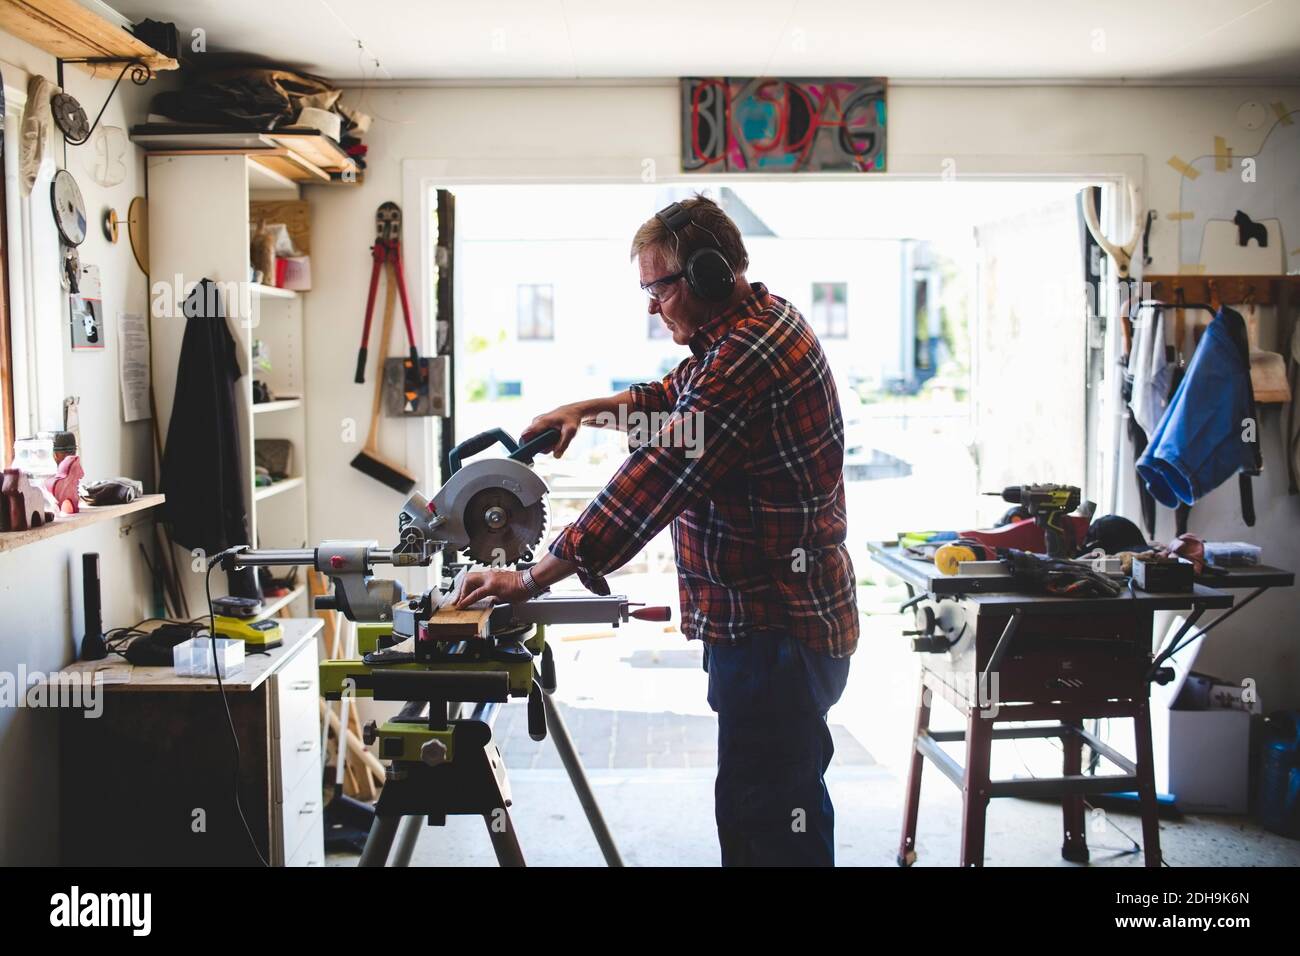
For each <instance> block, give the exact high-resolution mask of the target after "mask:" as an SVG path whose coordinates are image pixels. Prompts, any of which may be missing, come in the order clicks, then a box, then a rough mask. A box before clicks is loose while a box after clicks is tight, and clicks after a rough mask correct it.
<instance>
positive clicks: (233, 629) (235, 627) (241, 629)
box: [213, 614, 284, 651]
mask: <svg viewBox="0 0 1300 956" xmlns="http://www.w3.org/2000/svg"><path fill="white" fill-rule="evenodd" d="M213 623H214V624H215V626H216V629H217V636H218V637H229V638H233V639H234V640H239V641H243V642H244V643H245V644H248V645H249V646H250V647H254V648H257V649H258V650H263V651H269V650H270V649H271V648H273V647H279V646H280V644H281V643H282V642H283V635H284V632H283V630H282V629H281V627H280V624H279V622H277V621H272V620H269V619H268V620H265V621H249V620H246V619H244V618H239V617H226V616H225V615H224V614H218V615H216V616H215V617H214V619H213Z"/></svg>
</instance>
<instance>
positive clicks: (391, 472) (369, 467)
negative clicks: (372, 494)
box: [352, 263, 415, 494]
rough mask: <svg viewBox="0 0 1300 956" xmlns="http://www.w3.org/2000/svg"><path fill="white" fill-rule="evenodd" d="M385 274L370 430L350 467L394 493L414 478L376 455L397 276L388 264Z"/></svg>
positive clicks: (410, 484) (408, 487)
mask: <svg viewBox="0 0 1300 956" xmlns="http://www.w3.org/2000/svg"><path fill="white" fill-rule="evenodd" d="M385 271H386V272H387V273H388V287H387V289H385V290H384V321H383V324H382V325H381V326H380V329H379V374H377V375H376V376H375V403H374V406H373V407H372V408H371V410H370V431H369V433H368V434H367V435H366V443H365V444H364V445H362V446H361V451H359V452H358V453H357V457H355V458H353V459H352V467H353V468H355V469H356V470H357V471H359V472H361V473H362V474H363V475H369V476H370V477H371V478H373V479H375V481H379V482H383V483H384V484H385V485H387V486H388V487H389V488H392V489H393V490H394V491H400V492H401V493H402V494H406V493H408V492H409V491H410V490H411V489H412V488H414V487H415V475H413V474H411V472H409V471H407V470H406V469H405V468H403V467H402V466H401V465H399V464H397V463H396V462H392V461H389V460H388V459H387V458H385V457H384V456H383V455H381V454H380V453H379V412H380V410H381V408H382V407H383V396H384V375H383V371H384V357H385V356H387V355H388V339H389V337H390V336H391V335H392V331H393V308H394V305H395V304H396V300H395V299H394V297H393V292H394V286H396V284H397V281H396V279H397V277H396V276H395V275H394V269H393V265H392V263H389V264H388V267H387V269H386V270H385Z"/></svg>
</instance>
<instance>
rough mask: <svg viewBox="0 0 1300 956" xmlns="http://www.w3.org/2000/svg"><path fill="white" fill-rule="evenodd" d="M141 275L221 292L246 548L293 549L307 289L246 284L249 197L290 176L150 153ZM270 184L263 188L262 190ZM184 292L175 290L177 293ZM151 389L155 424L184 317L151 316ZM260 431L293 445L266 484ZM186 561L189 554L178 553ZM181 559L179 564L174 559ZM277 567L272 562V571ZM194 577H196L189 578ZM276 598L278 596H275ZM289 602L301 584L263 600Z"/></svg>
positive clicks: (300, 501) (165, 408) (302, 541)
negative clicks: (282, 471) (257, 399)
mask: <svg viewBox="0 0 1300 956" xmlns="http://www.w3.org/2000/svg"><path fill="white" fill-rule="evenodd" d="M146 164H147V170H148V179H149V235H150V242H149V273H150V275H151V276H153V277H161V276H166V277H168V279H169V280H170V279H171V277H173V276H176V275H180V276H181V277H182V280H183V281H184V282H185V283H187V284H188V283H193V282H197V281H198V280H200V279H203V278H209V279H212V280H213V281H214V282H216V283H218V285H219V286H220V287H221V288H222V289H223V290H224V291H225V293H226V295H227V299H226V301H225V308H226V314H227V316H228V318H227V320H226V321H227V325H228V327H229V329H230V333H231V335H232V336H233V337H234V339H235V342H236V347H237V349H238V354H239V360H240V367H241V369H242V370H243V371H244V375H243V376H242V377H241V378H240V379H239V381H238V383H237V384H236V390H237V395H238V401H239V407H238V415H239V437H240V446H241V451H242V453H243V456H244V464H245V468H246V474H247V476H248V478H247V481H248V483H247V485H246V487H245V488H244V501H245V504H246V506H247V508H248V512H249V531H250V534H251V536H252V539H253V540H252V542H250V543H252V544H253V545H254V546H255V547H262V548H301V547H304V546H305V545H307V544H308V543H309V542H310V541H311V540H312V538H311V535H310V533H309V531H308V527H307V491H308V487H307V478H306V476H305V475H304V474H303V472H302V469H303V467H304V465H305V463H306V460H307V414H308V408H307V403H306V401H305V400H304V399H303V398H302V397H301V396H304V395H306V394H307V387H306V384H307V383H306V369H305V367H304V359H305V356H304V352H303V310H304V308H305V307H306V302H307V294H306V293H299V292H293V291H290V290H288V289H278V288H274V287H271V286H266V285H255V284H253V283H252V282H250V281H249V276H250V261H249V222H250V216H249V203H250V202H251V201H253V200H259V199H281V200H282V199H286V198H298V186H297V185H296V184H294V183H291V182H288V181H287V180H286V181H284V182H277V181H274V180H272V179H268V177H267V176H266V175H265V170H264V169H262V168H261V167H259V166H258V164H257V163H256V162H255V161H254V160H253V159H252V158H250V157H249V156H248V155H245V154H242V153H226V152H222V153H186V154H183V155H149V156H148V157H147V159H146ZM267 186H270V187H272V188H269V189H267V188H263V187H267ZM183 291H185V290H175V291H174V292H173V296H174V297H175V296H176V293H177V292H183ZM150 321H151V327H152V349H153V378H154V392H155V398H156V401H157V405H158V420H159V423H160V425H161V426H162V428H163V429H164V433H165V429H166V424H167V422H169V421H170V420H171V413H172V402H173V398H174V396H175V391H176V367H177V363H178V361H179V358H180V350H181V342H182V340H183V338H184V334H185V321H184V320H183V319H179V318H177V317H174V316H165V315H164V316H157V315H154V316H153V317H152V318H151V320H150ZM255 340H260V341H261V342H262V343H263V344H264V345H265V347H266V353H267V355H268V357H269V360H270V365H271V368H270V369H269V370H266V371H264V370H262V369H258V368H255V367H254V363H253V343H254V341H255ZM254 380H258V381H263V382H265V383H266V385H267V386H268V387H269V388H270V391H271V394H272V395H273V396H274V395H286V396H290V397H288V398H286V399H284V400H281V401H273V402H267V403H264V404H261V405H258V404H254V402H253V381H254ZM261 438H280V439H288V441H289V442H290V444H291V445H292V447H293V453H292V458H291V461H290V466H289V470H290V476H289V477H288V478H286V479H284V480H281V481H278V482H276V483H275V484H273V485H270V486H267V487H264V488H258V487H256V486H255V484H254V480H253V476H254V460H255V459H254V443H255V442H256V441H257V440H258V439H261ZM178 557H180V558H183V559H184V562H185V564H186V565H187V564H188V563H189V560H190V558H189V555H188V554H185V555H178ZM182 566H184V565H182ZM284 570H285V569H272V571H273V573H275V574H276V575H277V576H278V575H280V574H282V573H284ZM190 577H193V578H194V579H195V580H193V581H191V580H189V578H190ZM183 579H184V580H185V581H186V587H187V588H189V589H190V590H189V591H187V594H188V595H189V597H190V603H191V605H194V604H195V602H196V601H197V602H198V605H199V606H201V605H202V604H203V603H204V599H203V595H202V592H203V582H202V580H201V577H200V576H199V575H192V576H190V575H186V576H183ZM277 602H278V603H277ZM268 603H269V604H274V605H275V606H276V607H277V609H278V608H279V607H288V608H289V612H290V613H291V614H292V615H293V616H295V617H307V616H309V615H310V613H311V609H310V607H309V604H308V597H307V592H306V589H305V588H297V589H295V590H294V591H293V592H292V593H291V594H290V595H288V596H286V597H285V598H283V599H274V600H273V601H269V602H268Z"/></svg>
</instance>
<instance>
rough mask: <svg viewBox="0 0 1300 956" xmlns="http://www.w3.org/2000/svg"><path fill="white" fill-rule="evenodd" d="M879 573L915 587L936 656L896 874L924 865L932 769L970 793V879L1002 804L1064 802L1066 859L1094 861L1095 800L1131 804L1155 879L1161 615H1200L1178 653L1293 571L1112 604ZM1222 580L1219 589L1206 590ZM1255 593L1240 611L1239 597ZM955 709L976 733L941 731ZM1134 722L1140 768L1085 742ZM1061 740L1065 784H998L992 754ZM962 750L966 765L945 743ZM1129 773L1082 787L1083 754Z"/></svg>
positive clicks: (881, 561)
mask: <svg viewBox="0 0 1300 956" xmlns="http://www.w3.org/2000/svg"><path fill="white" fill-rule="evenodd" d="M869 552H870V555H871V558H872V560H873V561H874V562H875V563H876V564H878V565H879V566H880V567H882V568H884V569H885V570H886V571H889V572H890V573H892V574H894V575H896V576H898V577H899V578H901V579H902V581H903V582H904V584H905V585H906V586H907V589H908V594H909V597H910V600H909V601H908V602H907V604H905V605H904V608H908V607H910V608H912V609H913V610H914V613H915V614H916V616H917V621H918V626H917V630H914V631H911V632H908V633H910V634H912V635H914V636H917V637H918V638H919V639H920V640H921V642H922V644H923V645H925V646H930V647H933V648H934V650H933V651H932V652H928V653H922V655H921V657H922V661H921V679H920V688H919V695H918V702H917V709H916V724H915V730H914V739H913V748H912V758H911V762H910V766H909V771H908V783H907V799H906V806H905V810H904V818H903V834H902V838H901V840H900V843H899V852H898V863H899V865H901V866H910V865H911V864H912V863H913V862H915V860H916V826H917V816H918V811H919V803H920V795H921V772H922V769H923V767H924V764H925V761H926V760H927V759H929V760H930V761H931V762H932V763H934V765H935V766H936V767H938V769H939V770H940V771H941V772H942V773H943V774H944V775H945V776H946V777H948V779H949V780H951V781H952V782H953V783H954V784H956V785H957V786H958V787H960V788H961V790H962V808H963V809H962V841H961V857H960V862H961V865H962V866H982V865H983V862H984V830H985V813H986V810H987V807H988V801H989V800H991V799H993V798H995V797H1040V798H1041V797H1060V798H1061V805H1062V816H1063V830H1064V838H1063V842H1062V846H1061V855H1062V856H1063V857H1064V858H1065V859H1067V860H1070V861H1073V862H1086V861H1087V859H1088V847H1087V840H1086V834H1085V831H1084V798H1085V797H1086V796H1088V795H1092V794H1103V793H1118V792H1133V791H1136V792H1137V794H1138V798H1139V806H1140V810H1141V816H1142V835H1143V855H1144V859H1145V863H1146V865H1147V866H1159V865H1160V830H1159V823H1158V820H1157V815H1156V812H1157V811H1156V790H1155V782H1154V760H1153V754H1152V740H1151V718H1150V685H1151V681H1152V679H1153V678H1157V677H1159V676H1160V675H1159V674H1158V673H1157V671H1156V669H1155V667H1154V666H1153V657H1152V635H1153V616H1154V614H1155V612H1157V611H1186V610H1190V611H1191V613H1190V614H1189V615H1188V617H1187V620H1186V622H1185V623H1184V626H1183V627H1182V628H1181V630H1180V632H1179V634H1178V635H1177V636H1176V637H1175V638H1174V640H1173V641H1172V642H1171V644H1172V645H1176V644H1177V643H1178V641H1179V640H1181V639H1182V637H1183V636H1184V635H1186V634H1188V633H1189V632H1190V630H1191V628H1192V627H1193V626H1195V625H1196V623H1197V621H1198V620H1199V619H1200V618H1201V616H1202V615H1203V614H1204V613H1205V612H1207V611H1213V610H1220V611H1224V612H1225V613H1224V614H1222V615H1220V617H1219V618H1218V619H1216V620H1215V621H1213V622H1211V623H1210V624H1209V625H1208V627H1207V628H1204V629H1203V630H1208V628H1209V627H1214V626H1215V625H1217V624H1218V623H1219V621H1220V620H1223V619H1224V618H1226V617H1227V616H1228V615H1230V614H1232V613H1234V612H1235V611H1236V610H1237V609H1239V608H1240V607H1241V606H1244V605H1245V604H1246V603H1249V602H1250V601H1251V600H1254V599H1255V598H1256V597H1258V596H1259V595H1260V594H1262V593H1263V591H1264V590H1266V589H1267V588H1270V587H1290V586H1291V585H1292V584H1294V582H1295V576H1294V574H1293V573H1292V572H1289V571H1284V570H1281V569H1278V568H1271V567H1262V566H1261V567H1253V568H1240V569H1232V570H1231V571H1229V572H1228V573H1227V574H1224V575H1220V576H1215V577H1203V578H1201V579H1200V580H1198V582H1197V583H1195V584H1194V585H1193V590H1192V591H1191V592H1188V593H1150V592H1146V591H1140V590H1136V589H1132V588H1130V589H1128V590H1126V591H1124V592H1122V593H1121V594H1119V595H1117V596H1114V597H1082V596H1078V597H1075V596H1070V597H1061V596H1052V595H1045V594H1029V593H1025V592H1024V591H1023V590H1020V589H1019V586H1018V585H1017V584H1016V582H1015V581H1014V580H1013V579H1012V578H1011V576H1010V575H1009V574H1008V575H1005V576H1000V575H999V576H987V577H985V576H974V575H960V574H959V575H953V576H948V575H944V574H942V573H940V572H939V571H938V570H937V569H936V568H935V566H934V565H933V564H932V563H930V562H927V561H922V560H919V559H916V558H912V557H910V556H908V555H907V554H906V553H905V552H904V550H903V549H902V548H901V547H899V546H898V545H896V544H892V543H873V544H871V545H869ZM1208 581H1212V582H1213V584H1214V586H1210V585H1209V584H1207V583H1205V582H1208ZM1239 588H1252V589H1254V590H1253V592H1252V593H1251V595H1250V596H1249V597H1248V598H1246V599H1245V600H1244V601H1242V602H1240V603H1239V604H1237V606H1236V607H1234V606H1233V604H1234V599H1233V596H1232V594H1231V593H1229V591H1230V590H1235V589H1239ZM936 694H938V695H940V696H942V697H943V698H944V699H946V700H948V701H949V702H950V703H951V704H952V705H953V706H954V707H956V708H957V710H958V711H959V712H961V713H962V715H963V716H964V718H965V720H966V730H965V731H943V732H940V731H931V730H930V726H929V724H930V710H931V704H932V701H933V697H934V695H936ZM1097 718H1128V719H1132V720H1133V722H1134V735H1135V740H1136V748H1137V753H1136V760H1132V761H1131V760H1129V759H1128V758H1127V757H1125V756H1124V755H1123V754H1120V753H1119V752H1118V751H1116V750H1114V749H1113V748H1111V747H1109V746H1108V745H1107V744H1105V743H1104V742H1103V741H1101V740H1100V739H1098V738H1097V737H1096V736H1095V735H1094V734H1091V733H1089V732H1087V731H1086V730H1084V727H1083V722H1084V721H1085V720H1091V719H1097ZM1025 721H1033V722H1042V721H1054V723H1052V724H1050V725H1048V726H1033V727H1025V726H1019V727H997V726H996V724H1000V723H1010V722H1025ZM1038 737H1056V738H1059V739H1060V740H1061V743H1062V748H1063V751H1064V760H1063V772H1062V776H1060V777H1054V778H1035V779H1028V780H1020V779H1015V780H992V779H990V774H989V765H990V756H991V749H992V744H993V741H995V740H1017V739H1027V738H1038ZM954 743H960V744H964V746H965V750H966V760H965V765H964V766H963V765H962V764H960V763H958V761H957V760H956V759H954V758H953V757H952V756H951V755H950V754H949V753H948V752H947V751H945V750H944V749H943V746H942V745H943V744H954ZM1085 744H1087V745H1088V747H1090V748H1091V749H1092V751H1093V752H1094V753H1096V754H1098V755H1099V756H1100V757H1101V758H1103V759H1104V760H1106V761H1108V762H1109V763H1111V764H1113V765H1114V766H1116V767H1118V768H1119V771H1120V772H1119V773H1117V774H1107V775H1098V776H1092V775H1085V774H1084V773H1083V772H1082V767H1083V746H1084V745H1085Z"/></svg>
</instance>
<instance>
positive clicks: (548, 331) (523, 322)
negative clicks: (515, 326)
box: [515, 285, 555, 342]
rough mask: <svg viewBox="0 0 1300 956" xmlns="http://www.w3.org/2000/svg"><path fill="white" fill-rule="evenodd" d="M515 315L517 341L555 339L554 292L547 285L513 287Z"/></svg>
mask: <svg viewBox="0 0 1300 956" xmlns="http://www.w3.org/2000/svg"><path fill="white" fill-rule="evenodd" d="M515 315H516V316H517V318H518V320H519V340H520V341H521V342H523V341H529V340H534V341H536V340H546V341H550V340H552V339H554V338H555V290H554V289H553V288H552V287H551V286H549V285H519V286H515Z"/></svg>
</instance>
